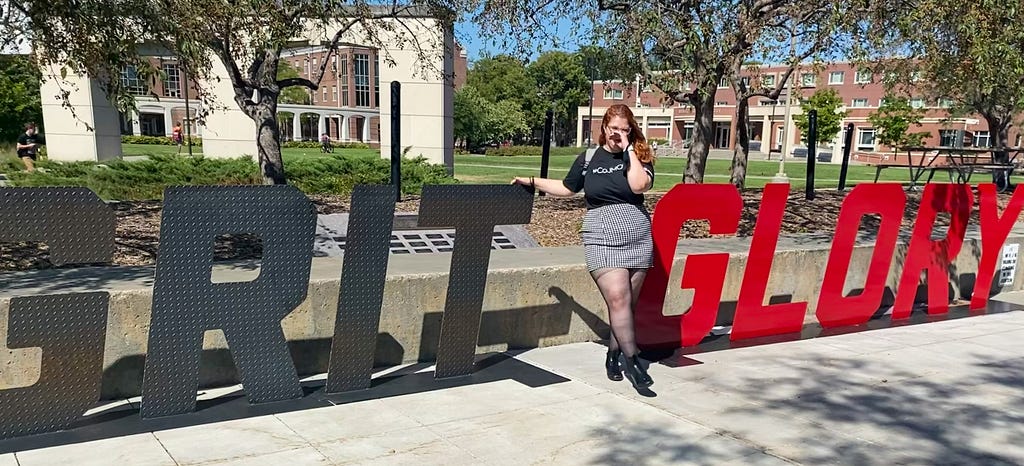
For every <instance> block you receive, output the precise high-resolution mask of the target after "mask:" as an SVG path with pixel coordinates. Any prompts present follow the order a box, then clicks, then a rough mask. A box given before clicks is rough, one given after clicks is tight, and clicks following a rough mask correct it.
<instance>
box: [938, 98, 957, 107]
mask: <svg viewBox="0 0 1024 466" xmlns="http://www.w3.org/2000/svg"><path fill="white" fill-rule="evenodd" d="M938 103H939V107H941V108H950V107H952V106H953V99H947V98H945V97H940V98H939V102H938Z"/></svg>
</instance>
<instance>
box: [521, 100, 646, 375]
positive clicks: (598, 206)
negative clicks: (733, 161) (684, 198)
mask: <svg viewBox="0 0 1024 466" xmlns="http://www.w3.org/2000/svg"><path fill="white" fill-rule="evenodd" d="M598 144H600V147H598V148H597V149H596V150H595V151H594V154H593V156H592V157H591V158H590V159H589V160H588V159H587V157H586V155H585V154H581V155H580V156H579V157H578V158H577V159H576V161H575V162H574V163H573V165H572V168H571V169H570V170H569V174H568V175H566V177H565V179H564V180H553V179H544V178H533V177H526V178H523V177H517V178H515V179H514V180H512V182H513V183H514V184H522V185H527V186H533V187H535V188H537V189H539V190H541V191H544V192H545V193H548V194H550V195H552V196H572V195H573V194H575V193H578V192H579V191H580V190H583V191H584V195H585V199H586V202H587V214H586V217H584V220H583V244H584V250H585V252H586V258H587V268H588V269H589V270H590V275H591V277H593V279H594V282H596V283H597V287H598V289H600V290H601V294H602V296H604V300H605V303H606V304H607V305H608V320H609V321H610V322H611V327H612V335H611V339H610V342H609V345H608V355H607V358H606V360H605V369H606V370H607V371H608V378H609V379H611V380H622V369H621V368H620V366H619V356H620V355H625V357H626V372H627V373H628V375H629V376H630V378H631V379H632V382H633V385H634V386H636V387H637V388H643V387H649V386H651V385H652V384H654V381H653V380H651V377H650V376H649V375H648V374H647V371H646V370H645V369H644V367H643V366H642V365H641V364H640V359H639V356H638V354H637V353H638V352H639V351H638V350H637V346H636V337H635V332H634V329H633V306H634V305H635V304H636V299H637V297H638V295H639V292H640V286H641V284H642V283H643V280H644V277H645V276H646V275H647V269H649V268H650V267H651V264H652V261H653V246H652V240H651V216H650V214H649V213H648V212H647V209H646V208H645V207H644V195H643V193H644V192H646V191H647V190H649V189H651V186H652V185H653V184H654V165H653V163H654V154H653V153H652V151H651V147H650V146H649V145H648V144H647V139H646V138H645V137H644V135H643V133H641V132H640V127H639V126H638V125H637V123H636V119H635V118H634V117H633V112H632V111H630V109H629V107H627V106H625V105H613V106H611V107H609V108H608V111H607V112H605V114H604V119H603V120H602V122H601V136H600V137H599V138H598Z"/></svg>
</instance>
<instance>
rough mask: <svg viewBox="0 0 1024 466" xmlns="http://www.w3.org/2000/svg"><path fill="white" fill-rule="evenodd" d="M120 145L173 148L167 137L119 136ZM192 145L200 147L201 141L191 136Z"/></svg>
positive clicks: (172, 143) (172, 142)
mask: <svg viewBox="0 0 1024 466" xmlns="http://www.w3.org/2000/svg"><path fill="white" fill-rule="evenodd" d="M121 143H122V144H150V145H158V146H173V145H175V143H174V141H173V140H171V138H170V137H168V136H121ZM192 145H193V146H198V147H202V146H203V139H202V138H200V137H197V136H192Z"/></svg>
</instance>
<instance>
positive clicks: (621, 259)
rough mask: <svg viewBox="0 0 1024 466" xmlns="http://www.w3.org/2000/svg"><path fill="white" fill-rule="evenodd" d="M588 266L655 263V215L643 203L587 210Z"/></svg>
mask: <svg viewBox="0 0 1024 466" xmlns="http://www.w3.org/2000/svg"><path fill="white" fill-rule="evenodd" d="M583 250H584V252H585V254H586V257H587V269H588V270H589V271H591V272H593V271H595V270H597V269H601V268H605V267H613V268H627V269H646V268H650V267H651V265H652V262H653V255H654V245H653V240H652V239H651V216H650V214H649V213H648V212H647V210H646V209H644V208H643V207H641V206H636V205H633V204H612V205H606V206H601V207H597V208H594V209H589V210H587V214H586V216H584V217H583Z"/></svg>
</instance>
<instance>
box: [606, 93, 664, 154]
mask: <svg viewBox="0 0 1024 466" xmlns="http://www.w3.org/2000/svg"><path fill="white" fill-rule="evenodd" d="M615 117H621V118H625V119H626V121H628V122H629V143H630V144H632V145H633V150H634V151H635V152H636V157H637V158H638V159H640V161H641V162H643V163H654V151H652V150H651V146H650V144H647V137H646V136H644V133H643V132H642V131H641V130H640V125H638V124H637V123H636V117H634V116H633V111H632V110H630V109H629V107H628V106H626V105H623V104H615V105H612V106H611V107H608V110H607V111H605V112H604V118H603V119H602V120H601V135H600V136H599V137H598V138H597V143H598V144H600V145H602V146H603V145H604V144H605V143H606V142H608V139H607V135H606V134H605V131H604V129H605V128H606V127H607V126H608V122H609V121H611V120H612V118H615Z"/></svg>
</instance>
